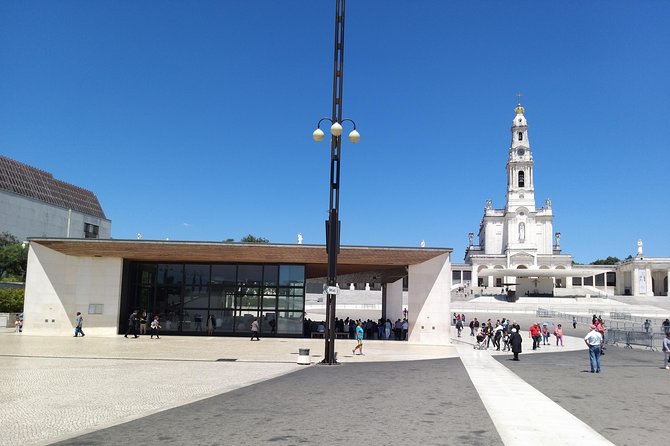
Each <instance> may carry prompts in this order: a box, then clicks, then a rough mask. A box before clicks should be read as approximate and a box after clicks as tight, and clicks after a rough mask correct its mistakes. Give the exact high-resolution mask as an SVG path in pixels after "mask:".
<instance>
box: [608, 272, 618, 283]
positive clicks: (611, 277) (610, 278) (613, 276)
mask: <svg viewBox="0 0 670 446" xmlns="http://www.w3.org/2000/svg"><path fill="white" fill-rule="evenodd" d="M607 286H616V273H614V272H608V273H607Z"/></svg>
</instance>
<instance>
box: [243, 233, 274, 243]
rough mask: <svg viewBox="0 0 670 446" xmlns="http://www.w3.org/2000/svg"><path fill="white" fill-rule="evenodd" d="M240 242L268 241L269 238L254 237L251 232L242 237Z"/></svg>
mask: <svg viewBox="0 0 670 446" xmlns="http://www.w3.org/2000/svg"><path fill="white" fill-rule="evenodd" d="M240 241H241V242H242V243H270V240H268V239H266V238H263V237H255V236H253V235H251V234H249V235H247V236H246V237H242V239H240Z"/></svg>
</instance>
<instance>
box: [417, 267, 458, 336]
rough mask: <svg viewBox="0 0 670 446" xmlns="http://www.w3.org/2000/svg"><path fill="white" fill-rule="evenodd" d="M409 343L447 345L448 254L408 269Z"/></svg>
mask: <svg viewBox="0 0 670 446" xmlns="http://www.w3.org/2000/svg"><path fill="white" fill-rule="evenodd" d="M408 307H409V308H408V310H409V339H408V340H409V342H411V343H416V344H429V345H448V344H450V343H451V341H450V327H451V311H450V309H451V261H450V256H449V254H443V255H441V256H439V257H435V258H434V259H431V260H428V261H426V262H424V263H420V264H418V265H410V267H409V296H408Z"/></svg>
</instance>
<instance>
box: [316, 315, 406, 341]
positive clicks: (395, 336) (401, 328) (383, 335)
mask: <svg viewBox="0 0 670 446" xmlns="http://www.w3.org/2000/svg"><path fill="white" fill-rule="evenodd" d="M360 324H362V330H363V335H364V337H365V338H366V339H378V340H391V339H392V340H396V341H406V340H407V332H408V330H409V321H408V320H407V318H403V319H400V318H398V319H397V320H396V321H395V323H394V322H392V321H391V319H386V320H384V319H379V320H377V321H376V322H375V321H373V320H372V319H367V320H361V319H357V320H354V319H353V318H349V317H347V318H346V319H340V318H336V319H335V332H336V333H347V334H348V338H349V339H356V332H357V330H358V327H359V325H360ZM325 332H326V323H325V322H324V321H312V320H311V319H305V321H304V326H303V336H305V337H307V338H309V337H311V336H312V333H325Z"/></svg>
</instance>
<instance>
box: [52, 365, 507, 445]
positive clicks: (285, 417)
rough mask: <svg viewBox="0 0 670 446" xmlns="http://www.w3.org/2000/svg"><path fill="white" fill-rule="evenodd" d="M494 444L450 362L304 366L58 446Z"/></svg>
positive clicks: (482, 413) (463, 378)
mask: <svg viewBox="0 0 670 446" xmlns="http://www.w3.org/2000/svg"><path fill="white" fill-rule="evenodd" d="M128 438H131V439H132V438H141V442H142V444H149V445H153V444H156V445H158V444H161V445H171V444H179V445H181V444H201V445H224V444H225V445H228V444H229V445H233V444H234V445H258V444H265V443H271V444H277V445H297V444H314V445H333V444H354V443H364V444H422V445H445V444H468V445H487V446H495V445H500V444H502V441H501V439H500V437H499V436H498V434H497V431H496V429H495V427H494V426H493V423H492V422H491V420H490V418H489V417H488V415H487V412H486V410H485V409H484V407H483V405H482V403H481V401H480V399H479V397H478V395H477V392H476V391H475V389H474V387H473V385H472V383H471V382H470V379H469V378H468V375H467V373H466V372H465V369H464V368H463V365H462V363H461V361H460V360H459V359H458V358H453V359H443V360H425V361H404V362H393V363H384V362H371V363H360V364H354V363H347V364H343V365H340V366H330V367H329V366H312V367H308V368H305V369H303V370H300V371H298V372H296V373H292V374H289V375H283V376H280V377H277V378H274V379H271V380H268V381H264V382H262V383H258V384H256V385H253V386H249V387H245V388H243V389H239V390H235V391H232V392H229V393H226V394H223V395H219V396H215V397H212V398H209V399H206V400H202V401H199V402H197V403H193V404H188V405H185V406H181V407H178V408H174V409H171V410H168V411H164V412H161V413H157V414H155V415H151V416H148V417H144V418H141V419H137V420H134V421H131V422H129V423H125V424H122V425H118V426H114V427H111V428H109V429H104V430H100V431H97V432H93V433H90V434H87V435H84V436H81V437H77V438H73V439H70V440H68V441H64V442H62V443H59V444H62V445H83V444H86V445H106V444H118V443H123V442H125V441H127V439H128Z"/></svg>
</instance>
